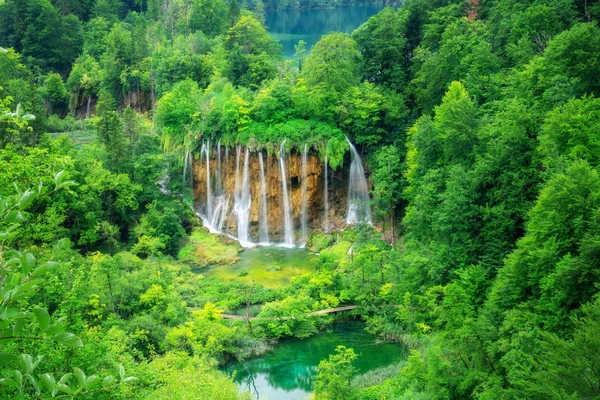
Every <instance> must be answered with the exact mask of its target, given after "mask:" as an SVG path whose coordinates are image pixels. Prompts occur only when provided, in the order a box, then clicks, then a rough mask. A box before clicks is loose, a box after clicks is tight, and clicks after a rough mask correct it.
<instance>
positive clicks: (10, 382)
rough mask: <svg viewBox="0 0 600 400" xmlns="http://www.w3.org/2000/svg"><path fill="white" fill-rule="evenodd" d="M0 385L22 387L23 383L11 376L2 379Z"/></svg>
mask: <svg viewBox="0 0 600 400" xmlns="http://www.w3.org/2000/svg"><path fill="white" fill-rule="evenodd" d="M0 386H12V387H14V388H15V389H20V388H21V385H19V384H18V383H17V382H15V381H14V380H12V379H10V378H2V379H0Z"/></svg>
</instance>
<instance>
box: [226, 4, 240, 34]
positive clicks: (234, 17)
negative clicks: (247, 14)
mask: <svg viewBox="0 0 600 400" xmlns="http://www.w3.org/2000/svg"><path fill="white" fill-rule="evenodd" d="M227 19H228V20H229V26H230V27H233V26H235V24H237V23H238V21H239V19H240V5H239V4H238V2H237V0H229V11H228V12H227Z"/></svg>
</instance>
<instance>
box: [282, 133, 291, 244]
mask: <svg viewBox="0 0 600 400" xmlns="http://www.w3.org/2000/svg"><path fill="white" fill-rule="evenodd" d="M279 165H280V166H281V186H282V189H283V227H284V240H283V245H284V246H287V247H294V227H293V225H292V215H291V206H290V198H289V196H288V184H287V176H286V173H285V140H284V141H283V142H282V143H281V145H280V146H279Z"/></svg>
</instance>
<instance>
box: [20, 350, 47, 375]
mask: <svg viewBox="0 0 600 400" xmlns="http://www.w3.org/2000/svg"><path fill="white" fill-rule="evenodd" d="M42 358H44V356H37V357H36V358H35V360H34V358H33V357H32V356H30V355H29V354H21V356H20V357H18V359H19V363H20V364H21V367H22V369H24V370H25V372H26V373H27V375H31V374H32V373H33V371H34V370H35V369H36V368H37V366H38V365H39V364H40V362H41V361H42Z"/></svg>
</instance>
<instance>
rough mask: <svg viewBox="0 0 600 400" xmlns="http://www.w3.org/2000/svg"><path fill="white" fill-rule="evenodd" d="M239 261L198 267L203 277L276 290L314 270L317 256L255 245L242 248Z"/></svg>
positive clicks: (302, 250) (298, 251) (299, 251)
mask: <svg viewBox="0 0 600 400" xmlns="http://www.w3.org/2000/svg"><path fill="white" fill-rule="evenodd" d="M239 255H240V260H239V261H238V262H236V263H234V264H231V265H211V266H208V267H204V268H198V269H197V272H199V273H201V274H202V275H204V276H209V277H210V276H214V277H217V278H219V279H221V280H223V281H226V282H231V281H237V282H246V283H252V281H253V280H254V282H256V283H257V284H260V285H263V286H264V287H266V288H276V287H280V286H285V285H287V284H289V283H290V282H291V280H292V278H293V277H294V276H298V275H302V274H304V273H306V272H310V271H312V270H314V267H315V264H316V262H317V260H318V258H319V257H318V256H317V255H316V254H314V253H311V252H310V251H308V250H305V249H300V248H293V249H289V248H285V247H279V246H275V245H274V246H258V247H255V248H253V249H245V250H243V251H242V252H241V253H240V254H239Z"/></svg>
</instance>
